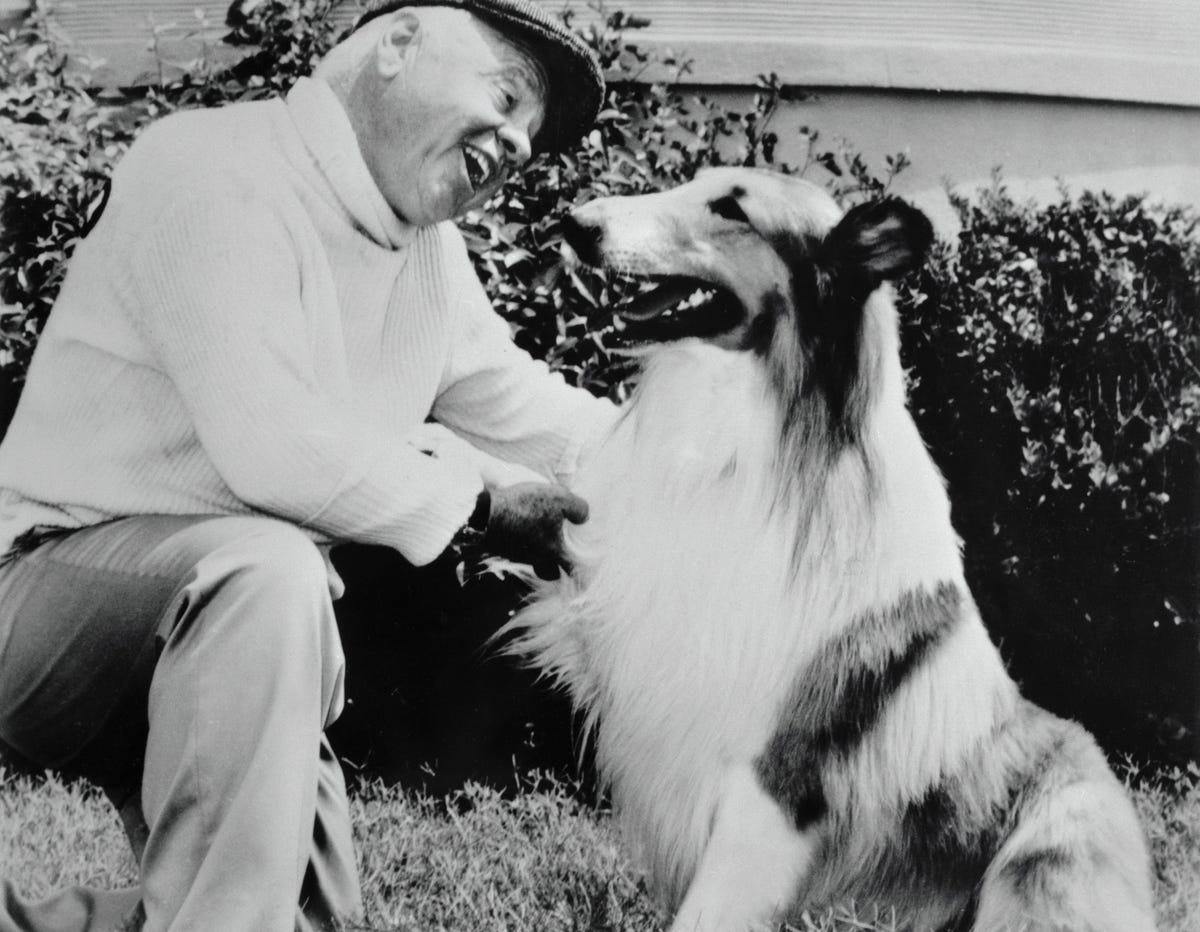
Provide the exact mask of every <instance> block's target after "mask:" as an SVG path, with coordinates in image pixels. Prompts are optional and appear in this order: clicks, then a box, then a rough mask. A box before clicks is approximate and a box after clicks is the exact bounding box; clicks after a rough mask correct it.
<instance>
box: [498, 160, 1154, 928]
mask: <svg viewBox="0 0 1200 932" xmlns="http://www.w3.org/2000/svg"><path fill="white" fill-rule="evenodd" d="M570 225H571V227H572V234H571V237H570V238H571V239H572V241H573V243H574V245H576V247H577V250H578V251H579V252H580V253H581V254H582V256H583V258H585V259H586V260H590V261H594V262H604V263H606V264H608V265H610V266H613V267H615V268H618V269H620V270H623V271H625V272H630V273H635V274H646V275H685V276H691V277H696V278H700V279H702V280H704V281H707V282H710V283H712V284H715V285H719V286H721V288H723V289H727V291H728V292H729V293H732V295H733V296H734V297H736V304H735V305H734V306H735V307H737V308H739V309H740V310H739V314H738V317H737V319H736V321H733V322H731V325H730V326H729V327H727V328H726V329H725V331H724V332H723V333H722V334H721V336H720V338H719V339H718V340H716V341H715V342H714V341H712V340H704V341H701V340H698V339H685V340H681V341H678V342H675V343H671V344H667V345H665V346H663V347H660V348H657V349H656V350H655V351H654V352H653V353H652V354H651V356H650V358H649V360H648V363H647V365H646V368H645V371H644V373H643V376H642V380H641V383H640V385H639V387H638V389H637V391H636V394H635V396H634V399H633V401H632V402H631V404H630V405H629V407H628V410H627V412H626V413H625V415H624V417H623V419H622V420H621V421H620V423H619V424H618V426H617V427H616V429H615V430H614V432H613V433H612V435H611V436H610V437H609V438H608V440H607V442H606V443H605V444H604V446H603V447H602V448H601V449H600V450H599V452H598V453H597V454H596V455H595V457H594V458H592V459H591V460H590V461H589V462H588V463H587V464H585V466H584V468H583V470H582V471H581V473H580V475H579V477H578V483H577V491H578V492H579V493H580V494H582V495H583V496H584V497H585V498H586V499H587V500H588V501H589V502H590V504H591V511H592V514H591V519H590V520H589V522H588V523H587V524H585V525H583V526H582V527H579V528H571V529H570V531H569V535H568V537H569V544H570V547H571V554H572V557H573V559H574V566H575V569H574V572H573V574H572V575H571V576H570V577H568V578H565V579H563V580H561V581H559V582H557V583H547V584H543V585H542V586H541V588H540V590H539V591H538V592H537V593H536V594H535V596H534V598H533V600H532V602H531V604H530V605H529V606H528V607H527V608H525V609H524V610H523V611H522V612H521V613H520V614H519V615H518V617H517V618H516V619H514V621H513V623H512V625H511V628H510V630H514V631H516V632H518V635H517V636H518V641H517V642H516V646H515V648H514V649H516V650H519V651H522V652H524V653H525V654H527V655H528V656H531V657H533V658H534V660H535V662H536V663H537V664H539V665H540V666H541V667H543V668H544V669H545V670H547V671H548V672H550V673H551V674H552V675H553V676H555V677H556V678H557V679H558V680H559V681H561V683H563V684H564V685H565V686H566V687H567V688H568V689H569V691H570V694H571V695H572V697H573V699H574V701H575V703H576V704H577V705H578V707H579V708H581V709H582V710H584V711H585V714H586V716H587V719H588V724H589V728H590V729H592V730H593V731H594V740H595V750H596V759H597V765H598V769H599V772H600V774H601V776H602V778H603V779H604V781H605V782H606V783H607V784H608V785H609V786H610V787H611V791H612V798H613V803H614V807H615V809H616V811H617V814H618V816H619V819H620V820H621V822H622V824H623V827H624V828H625V829H626V830H627V832H628V835H629V837H630V838H631V840H632V841H633V842H634V844H635V845H636V846H637V848H638V850H639V852H640V854H641V856H642V857H643V859H644V863H645V865H646V866H647V868H648V870H649V873H650V877H651V882H652V884H653V886H654V888H655V889H656V890H657V891H658V892H659V893H660V894H661V896H662V898H663V900H664V902H665V903H666V904H667V905H668V906H669V907H670V908H672V909H676V910H677V912H676V914H675V920H674V924H673V925H672V927H671V928H672V930H674V932H697V930H702V932H744V930H750V929H759V928H766V927H768V926H769V924H770V923H773V922H776V921H778V920H781V919H784V918H786V917H788V916H793V917H795V916H798V915H799V913H800V912H802V911H803V910H806V909H815V908H821V907H824V906H827V905H832V904H837V903H845V902H848V901H853V902H854V903H855V904H856V905H857V908H858V911H859V914H860V915H862V914H863V913H864V912H866V913H867V914H870V913H871V911H872V910H874V909H879V910H881V911H887V910H889V909H891V908H892V907H894V908H895V909H896V911H897V912H896V921H897V923H898V925H897V927H898V928H901V929H915V930H942V929H947V930H948V929H956V930H957V929H968V928H969V929H975V930H978V932H999V930H1011V932H1017V930H1029V932H1034V930H1038V932H1051V930H1054V932H1067V930H1071V932H1085V930H1093V932H1102V930H1104V932H1108V930H1111V932H1146V930H1151V929H1153V918H1152V915H1153V911H1152V907H1151V902H1150V883H1149V867H1148V864H1149V859H1148V856H1147V852H1146V848H1145V844H1144V842H1143V839H1142V836H1141V832H1140V829H1139V826H1138V823H1137V819H1136V817H1135V814H1134V811H1133V808H1132V806H1131V805H1130V802H1129V800H1128V799H1127V798H1126V795H1125V793H1124V791H1123V788H1122V786H1121V785H1120V783H1119V782H1118V781H1117V779H1116V778H1115V777H1114V776H1113V774H1112V773H1111V772H1110V770H1109V768H1108V766H1107V764H1106V762H1105V760H1104V757H1103V755H1102V754H1101V752H1100V750H1099V749H1098V748H1097V746H1096V744H1095V742H1094V741H1093V740H1092V738H1091V737H1090V736H1089V735H1088V734H1087V733H1086V732H1085V731H1084V730H1083V729H1082V728H1080V727H1079V726H1078V725H1076V724H1074V723H1072V722H1068V721H1064V720H1062V719H1059V718H1056V717H1055V716H1053V715H1051V714H1049V713H1048V712H1046V711H1044V710H1042V709H1040V708H1037V707H1036V706H1034V705H1032V704H1031V703H1029V702H1027V701H1025V700H1023V699H1022V698H1021V697H1020V696H1019V695H1018V692H1017V689H1016V687H1015V686H1014V684H1013V682H1012V680H1011V679H1010V678H1009V677H1008V675H1007V674H1006V672H1005V670H1004V667H1003V665H1002V663H1001V660H1000V657H999V655H998V653H997V651H996V648H995V647H994V646H993V645H992V643H991V641H990V640H989V638H988V635H987V633H986V632H985V630H984V627H983V624H982V622H981V620H980V617H979V613H978V611H977V610H976V607H975V605H974V603H973V601H972V598H971V595H970V593H969V592H968V589H967V585H966V582H965V580H964V577H963V567H962V561H961V557H960V550H959V540H958V538H957V536H956V535H955V533H954V531H953V529H952V528H951V525H950V507H949V503H948V499H947V496H946V491H945V488H944V483H943V480H942V477H941V476H940V475H939V473H938V471H937V469H936V467H935V466H934V464H933V463H932V461H931V460H930V458H929V455H928V453H927V452H926V449H925V447H924V445H923V444H922V441H921V438H920V437H919V436H918V434H917V430H916V427H915V425H914V424H913V421H912V419H911V418H910V416H909V414H908V412H907V410H906V408H905V389H904V379H903V373H902V370H901V365H900V357H899V352H898V335H897V333H898V332H897V324H896V319H895V318H896V315H895V308H894V304H893V299H892V295H891V290H890V286H889V285H888V284H887V281H888V280H889V279H893V278H895V277H897V276H899V275H902V274H903V273H905V272H906V271H908V270H910V269H912V268H914V267H915V266H916V265H918V264H919V263H920V262H921V261H922V260H923V258H924V254H925V252H926V249H927V248H928V246H929V244H930V242H931V239H932V232H931V229H930V226H929V222H928V220H926V219H925V217H924V216H923V215H922V214H920V213H919V212H918V211H916V210H915V209H913V208H911V207H909V206H907V205H905V204H903V203H902V202H900V201H897V200H894V199H889V200H885V201H880V202H876V203H872V204H868V205H864V206H861V207H858V208H854V209H851V210H850V211H849V212H848V213H847V214H845V215H844V216H843V215H842V213H841V211H840V210H839V209H838V207H837V206H836V205H835V203H834V202H833V200H832V199H831V198H829V196H828V195H827V194H825V192H824V191H822V190H821V189H820V188H818V187H816V186H815V185H812V184H809V183H806V182H803V181H800V180H797V179H793V178H788V177H785V176H782V175H776V174H771V173H767V172H756V171H751V170H746V169H718V170H712V171H710V172H707V173H705V174H703V175H701V176H700V177H699V178H698V179H697V180H695V181H693V182H691V183H690V184H687V185H684V186H682V187H680V188H677V189H675V190H673V191H669V192H665V193H660V194H652V195H647V196H643V197H638V198H611V199H606V200H600V201H595V202H592V203H591V204H588V205H585V206H584V207H582V208H580V209H579V210H577V211H576V212H575V214H574V215H573V220H572V221H571V222H570ZM886 914H887V913H886V912H884V915H886Z"/></svg>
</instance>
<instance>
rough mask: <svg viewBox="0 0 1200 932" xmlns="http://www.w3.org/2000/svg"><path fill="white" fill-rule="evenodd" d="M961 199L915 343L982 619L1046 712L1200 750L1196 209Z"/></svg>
mask: <svg viewBox="0 0 1200 932" xmlns="http://www.w3.org/2000/svg"><path fill="white" fill-rule="evenodd" d="M954 206H955V208H956V209H957V211H958V215H959V219H960V220H961V222H962V231H961V233H960V234H959V236H958V242H957V244H956V248H955V249H954V250H953V251H949V250H947V251H946V252H945V253H944V254H943V255H942V256H941V258H940V260H939V261H937V262H934V263H931V264H930V265H929V266H928V267H927V269H926V270H925V272H924V275H923V277H922V280H921V281H920V282H918V283H917V284H916V285H915V288H914V290H913V291H912V292H911V293H910V294H909V303H910V305H913V306H911V307H910V310H909V311H908V313H907V314H906V333H905V339H904V344H905V347H906V351H907V353H908V361H909V364H910V365H911V366H912V367H913V370H914V374H915V380H914V385H913V387H912V389H911V394H912V400H913V406H914V410H915V412H916V413H917V416H918V419H919V420H920V422H921V426H922V429H923V432H924V435H925V437H926V439H927V440H928V442H929V443H930V444H931V446H932V447H933V449H934V450H935V452H936V454H937V457H938V459H939V461H940V463H941V465H942V466H943V469H944V470H945V472H946V473H947V476H948V478H949V480H950V485H951V491H952V495H953V497H954V504H955V520H956V526H957V527H958V528H959V530H960V532H961V533H962V534H963V536H964V537H965V539H966V540H967V542H968V546H967V555H968V558H969V565H970V567H971V570H972V577H973V583H974V585H975V588H976V590H977V594H978V595H979V596H980V597H981V598H982V599H983V601H984V602H985V608H987V609H989V611H988V612H987V614H988V616H989V622H990V624H991V628H992V630H993V632H995V633H996V634H997V635H999V636H1001V637H1002V638H1003V639H1004V640H1005V642H1006V643H1007V645H1008V646H1009V647H1010V648H1011V651H1012V653H1013V655H1014V657H1015V658H1016V660H1015V664H1016V667H1017V671H1018V673H1020V674H1023V675H1024V677H1025V678H1026V680H1027V684H1026V685H1027V686H1029V687H1030V689H1031V690H1032V691H1033V692H1034V693H1035V695H1040V696H1042V697H1045V698H1047V699H1049V700H1051V704H1052V705H1053V706H1054V707H1055V708H1058V709H1061V710H1063V711H1066V712H1069V713H1074V714H1076V715H1078V716H1080V717H1084V718H1087V719H1089V720H1098V721H1102V722H1104V723H1106V726H1107V730H1108V734H1106V737H1108V738H1110V739H1111V740H1113V741H1114V742H1115V743H1117V744H1119V745H1120V746H1124V747H1137V748H1139V749H1147V748H1154V745H1155V744H1156V743H1157V739H1164V740H1171V741H1175V742H1177V743H1176V745H1175V747H1176V750H1177V751H1184V750H1191V752H1192V753H1195V751H1196V750H1197V748H1196V746H1195V737H1196V725H1197V721H1196V717H1195V716H1196V710H1197V708H1200V701H1198V700H1200V694H1198V692H1197V682H1196V676H1195V670H1196V668H1195V655H1196V645H1197V633H1198V630H1200V617H1198V616H1200V613H1198V592H1197V587H1198V584H1200V579H1198V577H1197V572H1196V570H1197V567H1198V566H1200V560H1198V557H1200V511H1198V510H1197V505H1198V504H1200V501H1198V499H1197V490H1198V489H1200V369H1198V366H1197V364H1198V361H1200V236H1198V235H1197V232H1198V223H1200V220H1198V219H1197V217H1196V216H1195V215H1193V214H1190V213H1189V212H1187V211H1185V210H1182V209H1170V208H1156V207H1151V206H1150V205H1149V204H1147V202H1146V201H1145V200H1144V199H1142V198H1136V197H1130V198H1125V199H1117V198H1114V197H1112V196H1110V195H1107V194H1092V193H1084V194H1082V195H1080V196H1078V197H1071V196H1070V195H1069V194H1067V193H1066V192H1064V193H1063V194H1062V195H1061V196H1060V198H1059V199H1058V200H1057V201H1056V202H1055V203H1051V204H1049V205H1047V206H1044V207H1035V206H1033V205H1032V204H1023V203H1019V202H1017V201H1016V200H1014V199H1013V198H1012V197H1011V196H1010V194H1009V193H1008V192H1007V191H1006V189H1005V188H1004V187H1003V185H1001V184H1000V183H999V182H998V181H997V182H996V184H995V185H994V186H993V187H992V188H991V189H989V190H985V191H982V192H980V193H979V195H978V196H977V197H976V198H975V199H974V200H966V199H962V198H955V199H954ZM1154 749H1155V750H1159V749H1158V748H1154Z"/></svg>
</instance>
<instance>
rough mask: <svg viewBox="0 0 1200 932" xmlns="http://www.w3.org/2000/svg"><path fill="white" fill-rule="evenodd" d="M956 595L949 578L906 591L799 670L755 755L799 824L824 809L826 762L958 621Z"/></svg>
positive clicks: (868, 725) (849, 746) (848, 746)
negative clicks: (774, 726)
mask: <svg viewBox="0 0 1200 932" xmlns="http://www.w3.org/2000/svg"><path fill="white" fill-rule="evenodd" d="M962 601H963V600H962V592H961V591H960V589H959V587H958V586H956V585H954V584H951V583H943V584H942V585H940V586H938V588H937V590H936V591H935V592H933V593H929V592H926V591H924V590H914V591H911V592H908V593H905V594H904V595H903V596H902V597H901V598H900V600H899V601H898V602H897V603H896V604H895V605H893V606H891V607H890V608H888V609H885V610H884V611H881V612H877V613H876V612H872V613H869V614H866V615H863V616H861V617H859V618H857V619H855V620H854V622H852V623H851V624H850V625H849V626H848V627H847V629H846V630H845V631H844V632H842V633H841V634H839V635H838V636H836V637H835V638H834V639H833V640H832V641H830V642H829V643H828V644H826V645H824V646H823V647H822V648H821V649H820V650H819V651H818V652H817V655H816V657H815V658H814V659H813V661H812V662H811V663H810V664H809V665H808V666H807V667H806V668H805V669H804V670H802V671H801V672H800V674H799V676H798V677H797V681H796V686H795V688H794V690H793V695H792V698H791V700H790V702H789V703H788V705H787V706H786V709H787V710H788V711H787V712H786V713H785V717H784V720H783V721H782V722H781V723H780V725H779V726H778V728H777V729H776V731H775V734H774V735H773V736H772V738H771V740H770V741H769V742H768V744H767V748H766V750H765V751H764V752H763V754H762V756H761V757H759V759H758V761H757V762H756V764H757V769H758V774H759V778H760V779H761V781H762V783H763V786H764V788H765V789H766V790H767V792H768V793H770V795H771V796H772V797H774V798H775V799H777V800H779V801H780V803H781V804H782V805H783V806H784V807H785V808H786V809H787V811H788V812H789V813H791V815H792V817H793V819H794V820H795V823H796V825H797V827H798V828H804V827H805V826H807V825H810V824H812V822H814V821H816V820H817V819H819V818H820V817H821V816H823V815H824V814H825V811H826V807H827V802H826V799H825V795H824V792H823V789H822V787H821V782H820V781H821V777H820V773H821V769H822V767H823V765H824V763H825V761H826V760H827V759H828V758H829V757H830V756H831V755H842V756H844V755H845V754H847V753H848V752H850V751H851V750H853V749H854V748H855V747H856V746H857V745H858V744H859V743H860V742H861V741H862V740H863V738H864V736H865V735H866V734H867V733H868V732H869V731H870V730H871V729H872V728H873V727H874V726H875V725H876V723H877V722H878V721H879V719H880V717H881V715H882V713H883V711H884V709H885V708H886V707H887V704H888V702H889V700H890V699H891V697H892V696H893V695H894V694H895V693H896V691H897V690H898V689H899V688H900V687H901V685H902V684H903V683H904V682H905V681H906V680H907V679H908V678H909V677H910V676H912V674H913V672H914V671H915V670H916V669H917V668H918V667H919V666H920V665H921V663H922V662H923V661H924V660H925V659H926V658H927V657H928V656H929V655H930V653H931V652H932V651H933V650H934V649H935V648H936V647H937V645H938V644H940V643H941V642H942V641H943V640H944V639H945V637H946V636H947V635H948V634H949V633H950V631H952V630H953V628H954V627H955V625H956V624H957V623H958V621H959V619H960V618H961V617H962V611H961V609H962Z"/></svg>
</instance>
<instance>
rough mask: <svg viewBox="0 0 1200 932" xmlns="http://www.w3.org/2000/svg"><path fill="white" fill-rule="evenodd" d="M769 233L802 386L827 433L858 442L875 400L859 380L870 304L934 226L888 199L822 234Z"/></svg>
mask: <svg viewBox="0 0 1200 932" xmlns="http://www.w3.org/2000/svg"><path fill="white" fill-rule="evenodd" d="M739 209H740V208H739ZM766 239H767V242H768V243H769V244H770V246H771V248H772V249H773V250H774V251H775V254H776V255H778V256H779V258H780V259H782V260H783V262H784V263H785V264H786V265H787V267H788V268H789V269H790V270H791V299H792V307H793V308H794V309H795V315H796V321H795V338H796V339H797V340H798V341H799V349H800V352H801V359H802V370H803V371H802V375H801V382H800V385H799V386H798V389H797V390H798V392H799V394H800V395H801V396H802V397H803V398H811V397H813V396H814V395H817V396H819V397H820V398H821V400H822V401H823V402H824V404H825V407H826V409H827V411H828V415H829V425H828V428H829V437H830V438H831V439H832V440H833V442H834V446H835V448H843V447H845V446H847V445H849V444H852V443H854V442H855V441H856V440H857V438H858V434H859V430H860V429H861V426H862V422H863V420H864V418H865V416H866V410H867V404H868V402H869V400H870V399H869V394H868V393H867V391H866V390H865V386H863V385H861V384H860V383H861V381H862V378H861V375H862V374H861V372H860V364H861V357H862V327H863V310H864V307H865V305H866V302H867V300H868V298H870V296H871V294H872V293H873V292H874V291H875V290H876V289H877V288H879V287H880V285H882V284H883V282H884V281H885V280H887V279H890V278H896V277H899V276H901V275H904V274H905V273H907V272H909V271H911V270H912V269H913V268H915V267H916V266H917V265H919V264H920V262H921V261H923V259H924V257H925V254H926V252H927V251H928V249H929V247H930V245H931V243H932V241H933V228H932V226H931V225H930V223H929V220H928V219H927V218H926V217H925V215H924V214H922V213H921V212H920V211H918V210H916V209H914V208H912V207H910V206H908V205H907V204H905V203H904V202H902V201H900V200H898V199H896V198H889V199H885V200H883V201H876V202H871V203H868V204H860V205H859V206H857V207H853V208H851V209H850V210H849V211H848V212H847V213H846V215H845V216H844V217H843V218H842V220H841V221H840V222H839V223H838V224H837V226H836V227H834V228H833V230H831V231H830V233H829V234H828V235H827V236H826V237H825V238H824V239H817V238H815V237H812V236H808V235H803V234H797V233H795V232H792V231H785V232H780V233H776V234H773V235H768V236H767V237H766ZM773 332H774V331H773Z"/></svg>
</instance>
